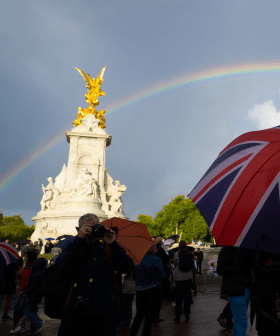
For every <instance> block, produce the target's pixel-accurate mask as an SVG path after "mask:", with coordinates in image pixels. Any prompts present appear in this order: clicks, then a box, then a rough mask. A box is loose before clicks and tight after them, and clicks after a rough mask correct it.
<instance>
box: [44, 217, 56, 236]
mask: <svg viewBox="0 0 280 336" xmlns="http://www.w3.org/2000/svg"><path fill="white" fill-rule="evenodd" d="M40 233H41V235H42V236H45V237H46V236H51V238H56V237H57V229H56V228H55V227H53V226H51V225H49V223H48V222H46V221H45V222H43V223H42V224H41V230H40Z"/></svg>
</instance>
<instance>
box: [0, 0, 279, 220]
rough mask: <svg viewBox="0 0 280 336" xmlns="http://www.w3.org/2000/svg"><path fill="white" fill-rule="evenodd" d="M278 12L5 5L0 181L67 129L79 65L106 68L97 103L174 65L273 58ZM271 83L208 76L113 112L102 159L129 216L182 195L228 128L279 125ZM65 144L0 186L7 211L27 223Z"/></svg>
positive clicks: (177, 4)
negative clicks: (118, 185)
mask: <svg viewBox="0 0 280 336" xmlns="http://www.w3.org/2000/svg"><path fill="white" fill-rule="evenodd" d="M279 10H280V3H279V2H278V1H257V2H255V1H68V0H67V1H66V0H65V1H58V0H56V1H49V0H48V1H27V0H25V1H10V2H8V1H7V2H2V3H1V10H0V34H1V35H0V41H1V48H0V60H1V61H0V70H1V81H0V109H1V122H0V130H1V132H0V137H1V153H0V155H1V156H0V158H1V159H0V180H1V174H2V176H3V174H4V173H6V172H8V171H10V170H11V169H12V167H13V166H14V165H16V164H18V162H19V161H20V160H21V159H22V158H24V157H25V156H27V155H28V153H30V151H33V150H34V149H35V148H36V147H37V146H41V145H42V143H43V142H44V141H46V140H48V139H50V138H51V137H52V136H55V134H56V133H57V132H58V131H60V130H63V129H64V130H65V131H66V130H70V128H71V127H72V124H71V123H72V121H73V120H74V119H75V116H76V113H77V108H78V107H79V106H81V107H83V108H84V107H86V106H87V104H86V102H85V100H84V94H85V93H86V87H85V83H84V81H83V79H82V77H81V76H80V74H79V73H78V72H77V71H76V70H75V67H78V68H80V69H82V70H83V71H85V72H87V73H90V75H91V76H92V77H96V76H97V75H98V73H99V71H100V70H101V69H102V68H103V67H104V66H107V69H106V71H105V74H104V84H103V85H102V89H103V90H104V91H105V93H106V96H105V97H101V98H100V106H99V108H100V109H102V108H105V109H106V106H109V105H111V104H114V102H116V101H117V100H118V99H120V98H125V97H129V96H131V95H132V93H137V92H141V91H142V90H143V89H144V88H145V87H148V86H152V85H154V84H158V83H160V82H165V81H168V79H171V78H173V77H175V78H176V77H178V76H180V75H181V74H188V73H190V74H191V73H194V72H196V71H203V70H207V69H211V68H214V67H220V66H223V65H230V64H236V63H242V62H248V63H250V62H254V61H268V60H280V56H279V55H280V45H279V43H278V39H279V37H278V35H279V28H280V27H279V26H280V22H279ZM279 81H280V74H279V73H277V72H272V73H266V74H259V75H252V76H246V77H239V78H235V79H227V80H218V81H212V82H209V83H206V84H203V85H200V86H196V87H192V88H186V89H184V90H182V89H181V90H173V91H170V93H167V94H164V95H160V96H158V97H156V98H154V99H150V100H147V101H144V102H142V103H139V104H137V105H133V106H131V107H128V108H124V109H122V110H120V111H118V112H116V113H114V114H112V115H109V116H108V117H107V120H106V124H107V129H106V131H107V132H108V133H109V134H111V135H112V144H111V146H110V147H108V149H107V151H106V167H107V168H108V170H109V173H110V175H111V176H112V177H113V179H114V180H120V181H121V183H122V184H125V185H126V186H127V191H126V192H125V193H124V195H123V201H124V211H125V214H126V215H127V216H128V217H129V218H130V219H132V220H134V219H136V217H137V216H138V215H139V214H140V213H144V214H147V215H152V216H155V215H156V213H157V212H158V211H159V210H161V208H162V206H163V205H164V204H167V203H168V202H169V201H170V200H171V199H172V198H174V197H176V196H177V195H178V194H185V195H187V194H188V193H189V192H190V191H191V189H192V188H193V187H194V185H195V184H196V183H197V182H198V180H199V179H200V178H201V176H202V175H203V173H204V172H205V171H206V169H207V168H208V167H209V166H210V164H211V163H212V161H213V160H214V159H215V158H216V157H217V155H218V154H219V152H220V151H221V150H222V149H223V148H224V147H225V146H226V145H227V144H228V143H229V142H230V141H231V140H233V138H234V137H236V136H238V135H240V134H242V133H244V132H247V131H251V130H256V129H261V128H266V127H272V126H275V125H278V124H280V121H279V116H278V115H279V112H278V109H279V105H280V104H279V103H280V102H279V88H280V82H279ZM249 111H253V112H251V114H249ZM250 115H251V119H250ZM105 116H106V115H105ZM266 116H267V117H266ZM252 118H253V119H252ZM68 151H69V145H68V143H67V141H66V139H65V141H63V142H60V143H59V144H58V145H57V146H55V147H53V148H52V149H51V150H50V151H49V152H48V153H46V154H45V155H43V156H42V157H41V158H40V159H39V160H38V161H36V162H35V163H34V164H32V165H31V166H29V168H28V169H26V170H25V171H24V172H23V173H22V174H19V175H20V176H18V178H17V179H15V180H14V182H13V183H11V184H10V186H9V187H8V188H7V189H6V190H4V191H3V192H1V190H0V210H1V211H2V212H3V213H4V215H13V214H19V215H22V216H23V218H24V220H25V222H26V224H28V225H31V224H32V221H31V217H33V216H35V215H36V214H37V212H38V211H39V210H40V200H41V198H42V189H41V185H42V184H44V185H46V183H47V178H48V177H49V176H52V177H56V176H57V175H58V174H59V172H60V171H61V168H62V165H63V163H66V164H67V160H68Z"/></svg>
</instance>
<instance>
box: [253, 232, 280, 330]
mask: <svg viewBox="0 0 280 336" xmlns="http://www.w3.org/2000/svg"><path fill="white" fill-rule="evenodd" d="M262 241H264V236H263V237H262V239H261V240H260V241H259V242H262ZM259 242H258V243H257V249H256V260H255V265H254V270H253V271H252V273H251V288H250V291H251V328H252V324H253V321H254V317H255V313H256V312H257V313H258V314H259V316H260V318H261V320H262V321H263V324H265V325H267V326H268V328H269V330H268V332H270V333H275V332H276V333H277V332H278V333H279V331H280V263H279V264H275V265H271V266H269V265H266V263H267V262H268V261H269V260H273V261H276V260H275V259H277V260H280V256H279V255H275V254H269V253H267V252H261V253H262V254H263V258H260V253H259ZM261 259H263V260H261Z"/></svg>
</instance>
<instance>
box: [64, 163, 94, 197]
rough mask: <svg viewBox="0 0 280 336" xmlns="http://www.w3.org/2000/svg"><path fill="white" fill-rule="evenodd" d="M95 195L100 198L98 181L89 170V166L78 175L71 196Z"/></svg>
mask: <svg viewBox="0 0 280 336" xmlns="http://www.w3.org/2000/svg"><path fill="white" fill-rule="evenodd" d="M79 196H93V197H95V198H99V187H98V183H97V182H96V181H95V179H94V178H93V177H92V175H91V173H90V172H88V169H87V168H83V169H82V173H81V174H80V175H79V176H78V177H77V179H76V181H75V183H74V187H73V188H72V190H71V193H70V197H79Z"/></svg>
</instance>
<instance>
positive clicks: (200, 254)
mask: <svg viewBox="0 0 280 336" xmlns="http://www.w3.org/2000/svg"><path fill="white" fill-rule="evenodd" d="M193 255H194V256H196V257H198V259H197V261H198V262H202V261H203V252H202V251H199V252H194V253H193Z"/></svg>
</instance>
